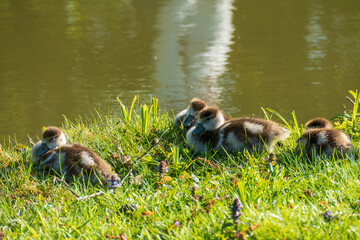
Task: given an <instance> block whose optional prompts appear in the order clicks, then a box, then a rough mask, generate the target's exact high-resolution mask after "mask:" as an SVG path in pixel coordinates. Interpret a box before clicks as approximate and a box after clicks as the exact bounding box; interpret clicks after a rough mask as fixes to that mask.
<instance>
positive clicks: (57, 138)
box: [32, 127, 118, 184]
mask: <svg viewBox="0 0 360 240" xmlns="http://www.w3.org/2000/svg"><path fill="white" fill-rule="evenodd" d="M32 158H33V161H34V163H35V165H37V166H39V167H40V168H43V169H45V170H48V171H54V172H56V173H58V174H64V175H65V179H66V180H67V181H72V180H73V179H74V178H77V177H79V176H81V177H83V179H84V181H85V182H88V181H89V182H90V183H92V184H96V183H98V182H99V181H100V182H102V183H103V184H106V183H107V180H108V179H110V178H111V176H112V175H114V176H115V177H116V178H118V177H117V174H116V173H114V172H113V171H112V168H111V167H110V166H109V164H107V163H106V162H105V161H104V160H103V159H101V158H100V157H99V156H98V155H96V153H94V152H93V151H91V150H90V149H89V148H87V147H85V146H82V145H80V144H76V143H74V144H67V143H66V138H65V134H64V132H63V131H62V130H61V129H60V128H58V127H48V128H46V130H45V131H44V133H43V136H42V139H41V141H39V142H38V143H36V144H35V145H34V147H33V148H32Z"/></svg>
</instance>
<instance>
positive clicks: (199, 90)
mask: <svg viewBox="0 0 360 240" xmlns="http://www.w3.org/2000/svg"><path fill="white" fill-rule="evenodd" d="M232 2H233V1H232V0H226V1H218V0H211V1H206V2H205V1H195V0H194V1H178V0H173V1H168V2H166V3H165V4H164V5H163V6H162V7H161V9H160V13H159V15H158V18H157V30H158V33H159V35H158V38H157V39H156V41H155V43H154V54H155V58H156V67H155V68H156V71H155V75H154V79H155V80H156V81H157V82H158V83H159V87H158V88H157V91H156V94H155V95H156V96H161V97H163V98H165V99H171V100H170V101H181V102H184V100H185V104H187V103H188V102H189V101H190V99H191V98H193V97H194V96H203V98H204V100H206V101H209V102H210V103H214V102H216V101H217V100H218V99H220V98H221V94H222V87H221V86H219V83H218V81H219V78H220V77H221V76H222V75H223V73H224V72H225V71H226V65H227V63H228V58H229V55H228V53H229V52H230V51H231V48H230V45H231V44H232V43H233V42H232V40H231V39H232V37H233V35H232V34H233V32H234V27H233V23H232V10H233V5H232ZM209 13H212V14H209ZM184 97H185V98H184Z"/></svg>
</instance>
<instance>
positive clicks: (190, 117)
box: [184, 114, 194, 127]
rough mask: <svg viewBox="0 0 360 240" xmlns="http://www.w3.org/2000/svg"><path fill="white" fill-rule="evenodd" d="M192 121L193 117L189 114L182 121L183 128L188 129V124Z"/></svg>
mask: <svg viewBox="0 0 360 240" xmlns="http://www.w3.org/2000/svg"><path fill="white" fill-rule="evenodd" d="M193 119H194V116H193V115H191V114H189V116H188V117H187V118H186V119H185V121H184V127H189V126H190V123H191V122H192V120H193Z"/></svg>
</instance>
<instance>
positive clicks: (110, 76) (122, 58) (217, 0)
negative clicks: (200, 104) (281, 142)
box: [0, 0, 360, 142]
mask: <svg viewBox="0 0 360 240" xmlns="http://www.w3.org/2000/svg"><path fill="white" fill-rule="evenodd" d="M0 33H1V34H0V53H1V54H0V83H1V88H0V110H1V111H0V114H1V115H0V116H1V117H0V139H4V138H5V139H7V140H8V139H9V136H11V138H14V135H16V138H17V140H19V141H27V135H28V134H30V136H35V135H40V133H41V127H42V126H46V125H60V124H61V122H63V116H62V115H63V114H64V115H66V116H67V117H69V118H70V119H72V120H74V119H75V118H77V117H78V116H79V115H80V116H84V115H87V114H89V113H90V111H93V110H94V109H98V110H99V112H100V113H108V112H119V107H118V103H117V102H116V99H115V98H116V96H118V95H121V97H122V99H123V101H125V102H126V103H129V102H130V101H131V99H132V98H133V96H134V95H135V94H137V93H139V94H140V97H141V101H143V102H146V101H148V99H149V96H154V97H157V98H159V102H160V106H161V107H162V109H163V110H166V111H172V110H173V111H175V112H177V111H179V110H180V109H182V108H184V107H185V106H186V105H187V104H188V102H189V101H190V99H191V98H192V97H194V96H197V97H200V98H203V99H204V100H206V101H208V102H209V103H210V104H216V105H218V106H219V107H221V108H223V109H224V111H226V112H227V113H229V114H231V115H233V116H241V115H253V114H254V115H255V116H260V117H262V116H263V114H262V111H261V107H270V108H273V109H275V110H277V111H279V112H280V113H282V114H283V115H284V116H285V117H286V118H290V113H291V112H292V111H295V112H296V114H297V116H298V118H299V120H300V122H304V121H306V120H308V119H309V118H312V117H316V116H323V117H332V116H333V115H335V114H337V113H342V112H343V104H344V103H346V102H345V98H344V97H345V96H346V95H347V91H348V90H350V89H355V88H359V85H360V84H359V83H360V80H359V76H360V67H359V66H360V64H359V63H360V54H359V53H360V4H359V3H357V2H356V1H352V0H342V1H337V0H313V1H306V0H296V1H295V0H294V1H282V0H273V1H268V0H259V1H237V0H206V1H204V0H166V1H165V0H151V1H130V0H123V1H121V0H120V1H114V0H109V1H95V0H87V1H85V0H71V1H45V0H29V1H25V2H19V1H11V0H2V1H0ZM1 142H2V141H1Z"/></svg>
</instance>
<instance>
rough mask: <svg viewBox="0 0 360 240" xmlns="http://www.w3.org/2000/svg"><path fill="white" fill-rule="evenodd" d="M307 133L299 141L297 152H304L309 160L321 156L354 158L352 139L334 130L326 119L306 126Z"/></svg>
mask: <svg viewBox="0 0 360 240" xmlns="http://www.w3.org/2000/svg"><path fill="white" fill-rule="evenodd" d="M305 129H306V131H305V132H304V133H303V135H302V136H301V137H300V138H299V139H298V140H297V142H298V146H297V150H298V151H299V150H300V149H302V150H303V152H304V153H305V154H306V156H307V157H308V158H313V157H315V156H319V155H325V156H326V157H331V156H334V157H335V158H336V159H337V158H345V157H346V156H349V157H350V158H352V157H353V154H354V147H353V145H352V143H351V140H350V138H349V137H348V136H347V135H346V134H345V133H344V132H343V131H341V130H338V129H334V128H333V126H332V124H331V122H329V121H328V120H327V119H324V118H314V119H312V120H310V121H308V122H307V123H306V124H305Z"/></svg>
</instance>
